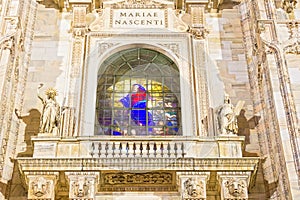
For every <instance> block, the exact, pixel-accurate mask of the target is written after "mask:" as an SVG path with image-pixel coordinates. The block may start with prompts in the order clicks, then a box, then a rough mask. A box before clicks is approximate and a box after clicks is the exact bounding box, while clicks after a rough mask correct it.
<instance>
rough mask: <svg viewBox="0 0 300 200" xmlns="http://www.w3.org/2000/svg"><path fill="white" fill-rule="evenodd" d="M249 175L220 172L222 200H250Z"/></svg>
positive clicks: (218, 176)
mask: <svg viewBox="0 0 300 200" xmlns="http://www.w3.org/2000/svg"><path fill="white" fill-rule="evenodd" d="M249 177H250V174H249V173H242V172H237V173H235V172H232V173H228V172H227V173H226V172H218V173H217V179H218V180H219V183H220V187H221V188H220V190H221V200H234V199H240V200H246V199H248V186H249Z"/></svg>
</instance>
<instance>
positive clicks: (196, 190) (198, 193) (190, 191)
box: [179, 174, 209, 200]
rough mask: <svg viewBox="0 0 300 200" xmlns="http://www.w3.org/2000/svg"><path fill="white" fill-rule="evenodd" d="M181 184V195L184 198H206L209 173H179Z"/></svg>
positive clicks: (200, 199)
mask: <svg viewBox="0 0 300 200" xmlns="http://www.w3.org/2000/svg"><path fill="white" fill-rule="evenodd" d="M179 178H180V184H181V197H182V199H183V200H204V199H206V183H207V180H208V178H209V174H189V175H182V174H181V175H179Z"/></svg>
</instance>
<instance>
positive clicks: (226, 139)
mask: <svg viewBox="0 0 300 200" xmlns="http://www.w3.org/2000/svg"><path fill="white" fill-rule="evenodd" d="M216 141H217V143H218V146H219V157H221V158H241V157H243V154H242V148H243V145H244V141H245V137H244V136H237V135H220V136H218V137H217V138H216Z"/></svg>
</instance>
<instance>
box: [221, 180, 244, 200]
mask: <svg viewBox="0 0 300 200" xmlns="http://www.w3.org/2000/svg"><path fill="white" fill-rule="evenodd" d="M224 184H225V188H227V190H228V191H227V192H228V193H229V194H230V195H232V196H234V197H241V195H243V194H244V193H245V187H246V184H245V182H244V181H243V180H238V179H235V178H230V179H229V180H227V181H226V182H225V183H224Z"/></svg>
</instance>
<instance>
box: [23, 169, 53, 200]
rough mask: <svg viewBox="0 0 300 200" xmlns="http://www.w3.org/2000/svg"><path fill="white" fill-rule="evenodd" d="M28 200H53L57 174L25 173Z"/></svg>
mask: <svg viewBox="0 0 300 200" xmlns="http://www.w3.org/2000/svg"><path fill="white" fill-rule="evenodd" d="M25 175H26V182H27V185H28V199H29V200H41V199H43V200H54V199H55V185H56V182H57V178H58V172H44V173H43V172H41V173H40V172H37V173H25Z"/></svg>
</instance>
